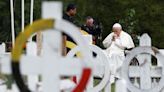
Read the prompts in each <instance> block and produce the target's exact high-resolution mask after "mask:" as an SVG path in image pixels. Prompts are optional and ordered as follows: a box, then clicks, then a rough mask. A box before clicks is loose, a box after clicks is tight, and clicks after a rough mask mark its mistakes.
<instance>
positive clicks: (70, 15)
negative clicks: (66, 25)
mask: <svg viewBox="0 0 164 92" xmlns="http://www.w3.org/2000/svg"><path fill="white" fill-rule="evenodd" d="M75 15H76V5H75V4H69V5H68V6H67V8H66V12H65V13H64V15H63V19H65V20H67V21H69V22H71V23H73V24H75V25H76V26H78V23H77V22H76V21H75V19H74V16H75Z"/></svg>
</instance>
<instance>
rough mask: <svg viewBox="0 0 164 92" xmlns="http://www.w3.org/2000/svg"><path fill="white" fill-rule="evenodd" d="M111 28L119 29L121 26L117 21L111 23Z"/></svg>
mask: <svg viewBox="0 0 164 92" xmlns="http://www.w3.org/2000/svg"><path fill="white" fill-rule="evenodd" d="M113 28H121V29H122V26H121V25H120V24H119V23H115V24H114V25H113Z"/></svg>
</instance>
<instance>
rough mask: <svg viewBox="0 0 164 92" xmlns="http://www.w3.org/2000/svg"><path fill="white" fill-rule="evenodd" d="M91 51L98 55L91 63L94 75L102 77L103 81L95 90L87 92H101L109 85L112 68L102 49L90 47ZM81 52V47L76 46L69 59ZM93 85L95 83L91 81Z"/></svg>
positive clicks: (94, 46) (91, 89)
mask: <svg viewBox="0 0 164 92" xmlns="http://www.w3.org/2000/svg"><path fill="white" fill-rule="evenodd" d="M90 50H91V51H93V52H94V53H96V57H93V58H94V60H93V61H90V64H91V67H92V70H93V75H92V76H94V77H101V78H102V80H101V82H100V83H99V84H97V85H96V86H95V87H93V88H88V89H87V92H100V91H101V90H102V89H103V88H105V87H106V85H107V84H108V83H109V80H110V73H111V72H110V66H109V62H110V61H108V59H107V57H106V55H105V54H104V52H103V51H102V49H101V48H99V47H97V46H96V45H90ZM78 51H79V47H78V46H76V47H75V48H73V49H72V50H71V51H70V52H69V53H68V54H67V57H73V56H74V55H75V54H76V53H77V52H78ZM91 82H92V83H91V85H93V81H91Z"/></svg>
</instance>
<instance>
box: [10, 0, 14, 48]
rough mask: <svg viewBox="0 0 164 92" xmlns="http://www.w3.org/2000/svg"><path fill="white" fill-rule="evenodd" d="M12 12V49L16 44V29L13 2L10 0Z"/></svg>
mask: <svg viewBox="0 0 164 92" xmlns="http://www.w3.org/2000/svg"><path fill="white" fill-rule="evenodd" d="M10 12H11V32H12V47H14V43H15V29H14V9H13V0H10Z"/></svg>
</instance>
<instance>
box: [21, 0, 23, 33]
mask: <svg viewBox="0 0 164 92" xmlns="http://www.w3.org/2000/svg"><path fill="white" fill-rule="evenodd" d="M21 1H22V5H21V6H22V8H21V10H22V32H23V31H24V0H21Z"/></svg>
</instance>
